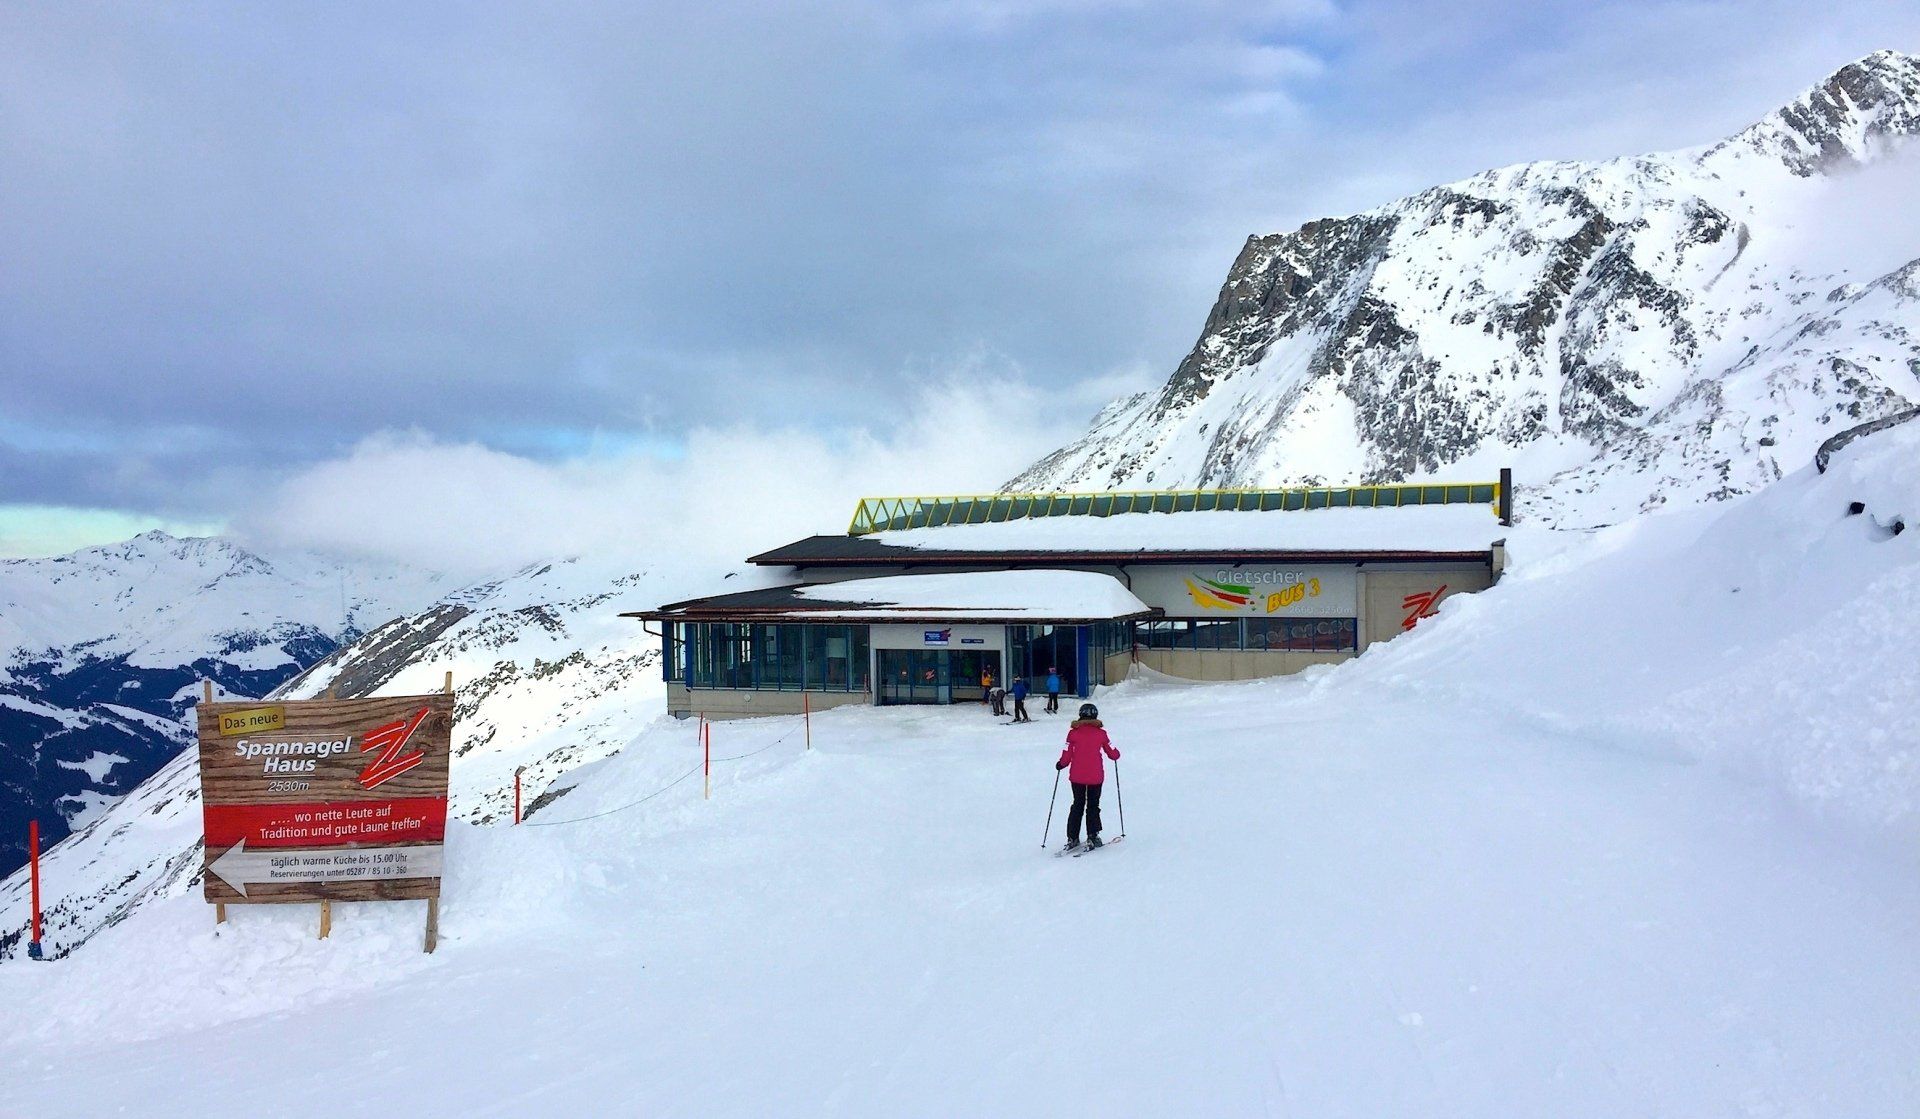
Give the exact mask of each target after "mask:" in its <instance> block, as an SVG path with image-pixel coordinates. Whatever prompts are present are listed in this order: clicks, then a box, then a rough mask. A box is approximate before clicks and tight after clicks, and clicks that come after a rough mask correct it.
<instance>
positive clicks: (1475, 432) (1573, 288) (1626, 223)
mask: <svg viewBox="0 0 1920 1119" xmlns="http://www.w3.org/2000/svg"><path fill="white" fill-rule="evenodd" d="M1916 133H1920V59H1916V58H1915V57H1913V56H1910V55H1905V54H1899V53H1895V52H1892V51H1881V52H1878V53H1876V54H1873V55H1869V56H1868V57H1866V58H1864V59H1861V60H1860V61H1858V62H1855V63H1852V64H1850V65H1848V66H1846V67H1843V68H1842V69H1840V70H1839V71H1837V72H1836V73H1834V74H1833V75H1832V76H1831V77H1829V78H1828V79H1827V80H1826V81H1824V82H1822V83H1821V84H1820V85H1818V86H1816V87H1814V88H1813V89H1811V90H1809V91H1808V92H1806V93H1805V94H1803V95H1802V96H1800V97H1799V98H1796V99H1795V100H1794V101H1793V102H1792V103H1790V104H1788V105H1787V106H1785V107H1784V108H1782V109H1780V110H1778V111H1777V112H1774V113H1772V114H1770V115H1768V116H1767V117H1766V118H1765V119H1763V120H1761V121H1760V122H1758V123H1757V124H1754V125H1753V126H1752V127H1750V128H1747V129H1746V130H1744V131H1742V132H1740V133H1739V134H1737V135H1735V136H1733V137H1731V138H1729V139H1726V140H1724V141H1722V142H1719V143H1716V144H1712V145H1710V146H1707V147H1702V148H1696V149H1691V150H1686V151H1678V152H1667V153H1660V154H1655V155H1645V156H1636V157H1632V158H1626V159H1615V160H1609V161H1606V162H1601V163H1573V162H1543V163H1529V164H1524V165H1520V166H1516V167H1507V168H1502V169H1500V170H1495V171H1488V172H1485V173H1483V174H1480V175H1476V176H1474V177H1473V178H1470V179H1466V180H1464V181H1461V182H1457V183H1451V184H1448V185H1445V186H1439V187H1434V188H1432V189H1430V190H1426V191H1422V192H1421V193H1419V194H1416V195H1413V196H1412V197H1409V198H1404V199H1401V200H1399V201H1397V202H1393V203H1390V204H1388V205H1386V206H1382V207H1380V208H1378V209H1374V210H1369V211H1367V212H1365V213H1361V214H1356V215H1354V216H1352V217H1346V218H1329V219H1326V220H1322V221H1313V222H1309V223H1307V224H1306V225H1303V226H1301V227H1300V228H1299V229H1298V230H1296V231H1294V232H1292V233H1279V234H1271V235H1266V236H1256V237H1251V238H1249V239H1248V240H1247V243H1246V245H1245V246H1244V247H1243V248H1242V249H1241V251H1240V255H1239V257H1238V258H1237V259H1236V260H1235V261H1234V263H1233V267H1232V269H1231V270H1230V271H1229V273H1228V275H1227V280H1226V283H1225V285H1224V286H1223V287H1222V288H1221V291H1220V296H1219V299H1218V300H1217V302H1216V303H1215V304H1214V307H1213V310H1212V311H1211V312H1210V313H1209V314H1208V316H1207V322H1206V326H1205V328H1204V329H1203V330H1202V332H1201V335H1200V339H1199V341H1198V342H1197V343H1196V344H1195V346H1194V348H1193V350H1192V352H1191V353H1189V354H1188V355H1187V357H1186V358H1185V359H1184V360H1183V361H1182V362H1181V363H1180V365H1179V367H1178V368H1177V369H1176V370H1175V371H1174V373H1173V376H1172V377H1171V378H1170V379H1169V380H1168V381H1167V383H1166V385H1165V386H1164V387H1162V388H1161V389H1160V390H1158V391H1157V392H1148V393H1143V394H1140V395H1137V396H1134V397H1130V398H1127V399H1124V400H1121V401H1118V402H1116V403H1114V404H1113V405H1111V406H1109V407H1108V408H1107V409H1106V410H1105V411H1103V412H1102V413H1101V414H1100V415H1099V416H1098V417H1096V419H1095V420H1094V422H1093V426H1092V429H1091V430H1090V431H1089V432H1088V433H1087V434H1086V435H1085V436H1084V437H1082V438H1081V439H1079V440H1078V441H1076V442H1074V443H1073V444H1071V445H1069V446H1067V447H1064V448H1062V449H1060V450H1058V451H1056V452H1054V453H1053V454H1052V455H1049V456H1048V457H1046V458H1045V459H1043V460H1041V461H1040V462H1038V463H1036V464H1035V465H1033V466H1032V467H1030V468H1029V469H1028V470H1027V471H1025V472H1024V473H1022V474H1021V475H1020V476H1018V477H1017V478H1015V479H1013V480H1012V481H1011V482H1009V483H1008V487H1007V488H1008V489H1010V490H1061V489H1087V488H1094V489H1101V488H1136V489H1138V488H1168V487H1187V486H1263V485H1278V484H1283V483H1289V482H1304V483H1319V482H1333V481H1353V480H1364V481H1389V480H1399V479H1407V478H1420V477H1429V476H1434V475H1443V476H1447V477H1468V476H1478V475H1488V476H1491V475H1492V474H1493V472H1494V471H1495V469H1496V468H1497V467H1499V466H1502V465H1513V466H1515V467H1516V471H1517V474H1518V476H1519V478H1520V480H1521V481H1522V482H1523V483H1526V484H1529V492H1528V493H1527V496H1526V499H1525V501H1524V502H1523V509H1522V511H1523V512H1528V513H1531V514H1532V515H1537V516H1545V517H1546V518H1548V519H1550V520H1554V521H1557V522H1561V523H1568V524H1575V525H1579V524H1594V523H1611V522H1615V521H1618V520H1620V519H1622V518H1623V517H1625V516H1627V515H1629V514H1631V513H1632V512H1633V511H1635V510H1641V509H1649V508H1654V507H1658V506H1662V505H1667V504H1676V503H1689V502H1696V501H1701V500H1713V499H1720V498H1725V497H1729V496H1732V495H1735V494H1741V493H1750V492H1753V491H1754V490H1757V489H1759V488H1760V487H1762V486H1764V485H1766V484H1767V483H1769V482H1771V481H1773V480H1774V479H1776V478H1778V477H1780V476H1781V475H1782V474H1783V473H1784V472H1786V471H1790V470H1793V469H1797V468H1798V467H1799V466H1800V465H1801V464H1803V463H1805V462H1806V461H1807V459H1808V456H1809V455H1811V454H1812V452H1813V449H1814V447H1815V446H1817V445H1818V444H1819V442H1820V441H1821V440H1822V439H1824V438H1826V437H1827V436H1828V435H1830V434H1832V433H1833V432H1834V431H1836V430H1839V429H1841V428H1845V427H1849V426H1851V425H1854V424H1857V423H1859V422H1861V421H1862V420H1868V419H1872V418H1875V417H1877V416H1881V415H1885V414H1889V413H1892V412H1896V411H1898V410H1900V409H1902V408H1904V407H1908V406H1910V405H1911V404H1912V403H1914V402H1916V401H1920V222H1916V221H1915V220H1914V219H1913V217H1912V207H1911V200H1912V199H1913V198H1915V197H1920V144H1915V143H1913V142H1912V140H1913V137H1914V135H1915V134H1916Z"/></svg>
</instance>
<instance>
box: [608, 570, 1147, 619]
mask: <svg viewBox="0 0 1920 1119" xmlns="http://www.w3.org/2000/svg"><path fill="white" fill-rule="evenodd" d="M1154 613H1155V611H1154V610H1153V609H1152V608H1151V607H1149V606H1147V604H1146V603H1144V602H1141V601H1140V600H1139V599H1137V598H1135V597H1134V596H1133V592H1131V591H1129V590H1127V588H1126V587H1124V586H1122V585H1121V583H1120V581H1119V580H1118V579H1115V578H1113V577H1112V576H1110V575H1101V574H1099V573H1098V572H1091V571H1053V570H1024V571H980V572H970V573H966V574H945V575H891V576H885V577H882V578H878V579H848V580H846V581H844V582H838V583H801V584H796V585H793V586H786V587H769V588H764V589H761V590H751V591H739V592H736V593H734V594H723V595H715V596H713V597H710V598H695V599H689V600H687V601H685V602H673V603H668V604H667V605H665V606H662V607H660V608H659V609H657V610H646V611H638V612H635V613H631V614H626V615H623V616H625V617H630V618H644V619H646V620H648V621H785V622H794V621H807V622H860V623H866V624H871V623H875V622H941V623H946V624H956V623H964V622H982V623H997V622H1058V623H1069V622H1074V623H1077V622H1104V621H1129V620H1132V619H1135V618H1146V617H1151V616H1152V615H1153V614H1154Z"/></svg>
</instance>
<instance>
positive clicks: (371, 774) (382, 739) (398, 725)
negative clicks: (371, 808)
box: [359, 707, 427, 789]
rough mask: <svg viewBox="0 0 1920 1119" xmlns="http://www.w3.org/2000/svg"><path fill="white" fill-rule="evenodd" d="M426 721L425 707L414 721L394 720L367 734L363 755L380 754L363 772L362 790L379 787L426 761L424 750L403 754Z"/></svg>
mask: <svg viewBox="0 0 1920 1119" xmlns="http://www.w3.org/2000/svg"><path fill="white" fill-rule="evenodd" d="M426 719H427V709H426V708H425V707H422V708H421V709H420V710H419V711H417V712H415V713H414V716H413V718H411V719H395V720H394V721H393V722H391V723H386V724H384V725H382V726H377V727H375V728H373V729H372V730H370V731H368V732H367V734H366V737H365V738H364V739H362V740H361V743H360V752H361V753H363V754H364V753H366V752H367V751H369V750H378V751H380V753H379V755H378V756H376V757H375V758H374V759H373V762H372V763H371V764H370V765H368V766H367V768H365V769H363V770H361V771H360V777H359V781H360V787H361V788H363V789H372V788H378V787H379V786H381V785H384V784H386V783H387V782H388V781H391V780H393V779H394V778H395V777H398V776H400V775H401V774H402V773H405V772H406V771H407V770H409V769H412V768H413V767H414V766H416V765H419V764H420V763H421V762H424V761H426V760H427V755H426V751H424V750H416V751H414V752H413V753H411V754H403V753H401V751H402V750H405V749H406V748H407V743H408V742H409V741H411V740H412V738H413V732H414V731H416V730H419V729H420V724H421V723H423V722H426Z"/></svg>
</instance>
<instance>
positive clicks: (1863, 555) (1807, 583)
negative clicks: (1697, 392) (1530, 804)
mask: <svg viewBox="0 0 1920 1119" xmlns="http://www.w3.org/2000/svg"><path fill="white" fill-rule="evenodd" d="M1916 462H1920V428H1916V427H1913V426H1911V425H1909V426H1908V427H1906V428H1896V429H1893V430H1892V431H1888V432H1883V433H1881V434H1879V435H1876V436H1872V437H1869V438H1866V439H1862V440H1860V441H1859V442H1857V443H1855V444H1854V445H1852V446H1850V447H1848V448H1846V450H1844V451H1843V452H1842V453H1841V454H1840V455H1839V456H1837V457H1836V458H1835V460H1834V464H1833V466H1832V468H1831V469H1830V471H1829V472H1828V473H1827V474H1825V475H1821V474H1817V473H1816V472H1814V471H1813V469H1812V468H1810V467H1809V468H1808V469H1806V470H1803V471H1801V472H1798V473H1796V474H1793V475H1790V476H1788V477H1787V478H1785V479H1783V480H1782V481H1780V482H1779V483H1777V484H1776V485H1774V486H1772V487H1770V488H1769V489H1767V490H1765V491H1763V492H1762V493H1760V494H1758V495H1755V496H1753V497H1750V498H1746V499H1743V500H1741V501H1738V502H1735V503H1733V504H1730V505H1728V506H1725V507H1720V508H1710V509H1705V510H1692V511H1684V512H1678V513H1672V514H1666V515H1657V516H1650V517H1642V518H1640V519H1638V520H1636V521H1634V522H1631V523H1629V524H1626V525H1622V526H1618V527H1616V528H1611V529H1606V530H1601V531H1599V532H1595V533H1590V534H1576V533H1556V532H1548V531H1542V530H1537V529H1535V530H1522V531H1519V532H1516V533H1515V535H1514V537H1513V538H1512V539H1511V540H1510V541H1509V549H1510V553H1511V556H1512V559H1513V564H1514V566H1513V568H1512V570H1511V571H1510V572H1509V574H1508V576H1507V577H1506V579H1505V580H1504V581H1503V582H1502V583H1501V584H1500V585H1499V586H1498V587H1496V588H1494V589H1493V590H1492V591H1489V592H1486V593H1484V594H1480V595H1471V596H1459V597H1456V598H1453V599H1450V600H1448V601H1447V602H1446V603H1445V604H1444V605H1443V607H1442V609H1441V614H1440V617H1441V618H1442V619H1444V623H1443V624H1437V625H1435V624H1425V623H1423V625H1422V626H1421V627H1420V629H1419V630H1417V631H1416V632H1415V633H1413V634H1410V635H1408V636H1407V637H1406V638H1404V639H1401V640H1397V641H1394V642H1392V643H1390V644H1388V645H1385V646H1381V647H1380V648H1379V649H1378V650H1377V651H1373V652H1369V653H1368V654H1367V655H1366V656H1365V657H1363V658H1361V659H1360V661H1358V662H1356V663H1355V664H1354V665H1353V666H1352V668H1353V671H1352V672H1351V673H1348V674H1345V675H1343V677H1342V681H1343V684H1351V683H1357V684H1363V685H1365V686H1373V687H1379V686H1382V685H1386V686H1393V687H1399V688H1405V689H1409V690H1414V691H1419V692H1423V693H1425V694H1436V693H1444V694H1447V695H1457V694H1463V693H1464V694H1472V695H1477V696H1480V697H1482V698H1483V700H1484V701H1485V702H1488V703H1491V704H1496V705H1499V706H1502V707H1504V708H1508V709H1511V710H1513V711H1515V712H1516V713H1520V714H1523V715H1525V716H1527V717H1531V718H1533V719H1536V720H1538V721H1539V722H1540V723H1541V724H1542V725H1545V726H1551V727H1555V728H1561V729H1568V728H1579V729H1581V730H1582V731H1583V732H1584V733H1590V734H1594V735H1597V736H1600V737H1604V738H1606V739H1607V740H1609V741H1612V742H1614V743H1615V744H1616V745H1618V746H1619V747H1620V748H1622V749H1628V750H1633V751H1641V752H1650V753H1656V754H1660V755H1663V756H1669V757H1676V758H1689V759H1696V760H1703V761H1709V762H1711V763H1713V764H1714V765H1715V766H1716V767H1719V768H1721V769H1723V770H1725V771H1728V772H1731V773H1735V774H1738V775H1740V776H1742V777H1745V778H1747V779H1750V780H1755V781H1760V782H1764V783H1766V784H1768V785H1770V786H1773V787H1776V788H1778V789H1780V790H1782V791H1783V792H1785V793H1787V794H1789V795H1791V796H1792V797H1794V798H1796V799H1798V800H1800V801H1802V802H1804V803H1808V804H1814V805H1818V806H1821V807H1822V808H1824V809H1828V810H1831V811H1832V812H1834V813H1836V814H1838V815H1840V816H1842V817H1844V818H1846V819H1848V820H1850V821H1852V822H1854V823H1856V824H1861V825H1866V826H1870V827H1875V828H1878V827H1884V826H1888V825H1892V826H1894V827H1895V828H1896V829H1897V833H1898V836H1900V837H1902V839H1903V841H1904V840H1906V839H1911V838H1915V837H1920V814H1917V811H1916V810H1920V721H1916V718H1915V715H1914V713H1915V712H1916V711H1920V657H1917V656H1916V655H1915V650H1916V643H1915V640H1914V637H1913V633H1912V619H1913V618H1915V617H1916V616H1920V532H1912V531H1908V532H1903V533H1901V534H1899V535H1895V534H1894V533H1892V532H1891V531H1890V526H1891V525H1892V524H1893V522H1894V520H1895V519H1896V518H1898V517H1902V516H1905V517H1909V518H1911V517H1912V516H1913V511H1914V510H1916V509H1920V471H1916V470H1915V469H1914V464H1915V463H1916ZM1855 501H1860V502H1863V503H1864V504H1865V505H1866V512H1865V513H1863V514H1860V515H1849V513H1848V511H1847V510H1848V507H1849V505H1850V503H1852V502H1855Z"/></svg>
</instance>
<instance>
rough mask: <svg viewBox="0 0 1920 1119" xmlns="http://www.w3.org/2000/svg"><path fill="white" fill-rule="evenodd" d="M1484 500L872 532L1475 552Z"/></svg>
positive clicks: (994, 546) (1043, 544) (946, 543)
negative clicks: (1461, 503)
mask: <svg viewBox="0 0 1920 1119" xmlns="http://www.w3.org/2000/svg"><path fill="white" fill-rule="evenodd" d="M1506 533H1507V530H1506V529H1505V528H1503V527H1502V526H1501V524H1500V522H1499V520H1498V519H1497V518H1495V517H1494V515H1493V512H1492V510H1491V508H1490V507H1489V506H1486V505H1412V506H1404V507H1401V508H1397V509H1311V510H1294V511H1290V512H1269V513H1242V512H1226V513H1219V512H1209V513H1127V514H1123V515H1121V516H1116V517H1050V518H1043V519H1036V520H1020V521H1002V522H999V523H996V524H977V525H947V526H944V527H941V528H917V529H908V530H906V531H902V532H880V533H874V534H873V535H871V536H868V537H865V539H868V540H873V541H876V542H879V543H883V544H890V545H893V546H895V547H902V548H927V549H939V550H943V551H945V550H957V551H983V552H984V551H1014V550H1018V551H1040V552H1046V551H1059V552H1078V551H1084V550H1089V549H1097V550H1108V549H1112V550H1127V551H1131V550H1139V551H1240V550H1249V551H1250V550H1261V551H1267V550H1271V551H1316V552H1317V551H1423V552H1465V551H1482V550H1485V549H1486V548H1488V547H1490V546H1491V545H1492V544H1493V542H1494V541H1495V540H1498V539H1500V538H1501V537H1503V536H1505V535H1506Z"/></svg>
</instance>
